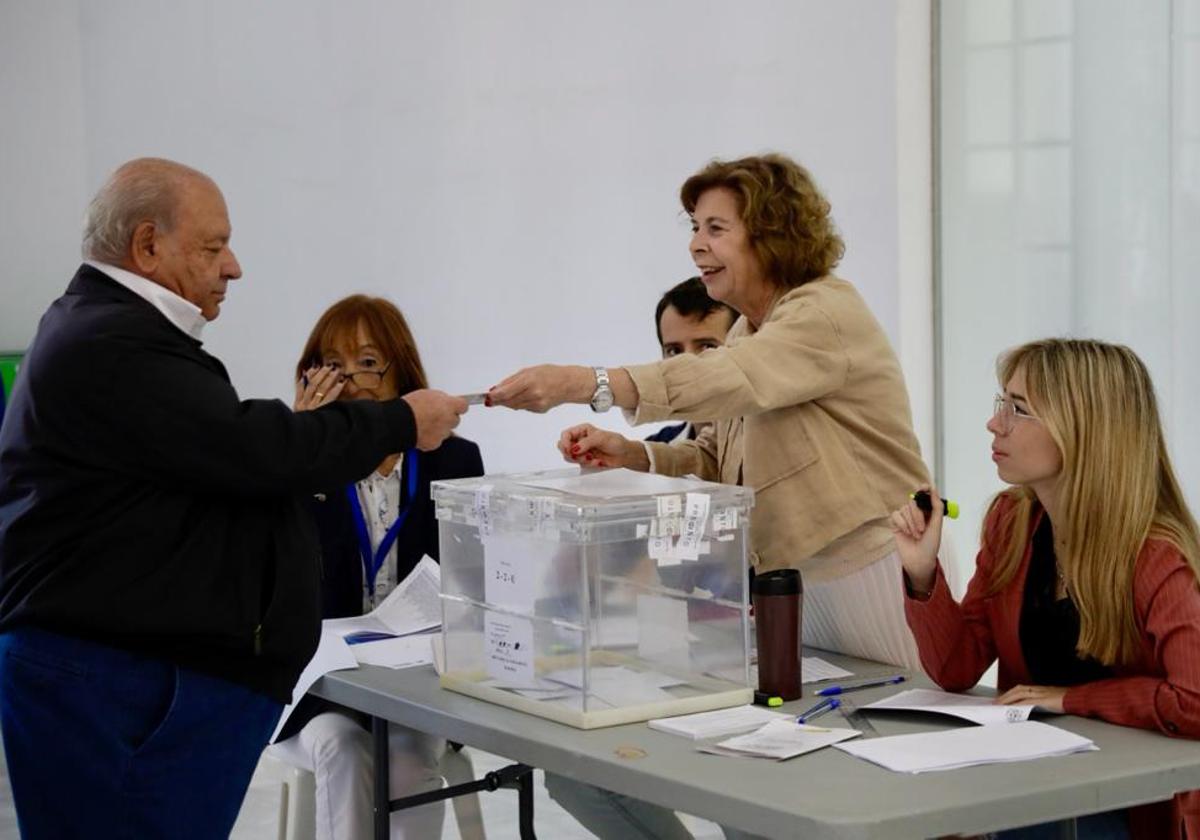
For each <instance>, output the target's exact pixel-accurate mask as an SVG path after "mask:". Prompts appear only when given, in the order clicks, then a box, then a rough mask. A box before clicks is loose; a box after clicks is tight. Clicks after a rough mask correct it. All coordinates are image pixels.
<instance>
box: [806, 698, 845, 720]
mask: <svg viewBox="0 0 1200 840" xmlns="http://www.w3.org/2000/svg"><path fill="white" fill-rule="evenodd" d="M840 705H842V701H841V700H825V701H823V702H821V703H819V704H817V705H816V706H813V707H812V708H811V709H809V710H808V711H807V712H805V713H804V714H802V715H800V717H798V718H796V723H808V722H809V721H810V720H812V719H813V718H818V717H820V716H821V715H823V714H825V713H826V712H832V711H833V710H834V709H836V708H837V707H838V706H840Z"/></svg>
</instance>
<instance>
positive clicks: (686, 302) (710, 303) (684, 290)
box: [654, 277, 737, 344]
mask: <svg viewBox="0 0 1200 840" xmlns="http://www.w3.org/2000/svg"><path fill="white" fill-rule="evenodd" d="M668 306H670V307H672V308H674V310H675V311H676V312H678V313H679V314H680V315H682V316H683V317H685V318H695V319H696V320H697V321H703V320H704V319H705V318H707V317H708V316H709V315H711V314H713V313H714V312H717V311H720V310H725V311H726V312H728V313H729V323H730V324H732V323H733V322H734V321H735V320H736V319H737V313H736V312H734V311H733V309H732V308H731V307H729V306H727V305H726V304H724V303H721V302H720V301H719V300H713V299H712V298H710V297H709V296H708V290H707V289H705V288H704V283H703V281H701V279H700V278H699V277H689V278H688V279H686V280H684V281H683V282H682V283H680V284H678V285H676V286H672V287H671V288H670V289H668V290H667V291H666V293H665V294H663V296H662V298H661V299H660V300H659V301H658V307H657V308H656V309H655V310H654V330H655V332H657V333H658V343H659V344H662V315H663V312H665V311H666V309H667V307H668Z"/></svg>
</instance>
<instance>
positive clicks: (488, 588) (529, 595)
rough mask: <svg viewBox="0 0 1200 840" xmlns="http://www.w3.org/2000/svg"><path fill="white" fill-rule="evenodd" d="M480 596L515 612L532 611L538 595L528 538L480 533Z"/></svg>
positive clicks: (490, 602)
mask: <svg viewBox="0 0 1200 840" xmlns="http://www.w3.org/2000/svg"><path fill="white" fill-rule="evenodd" d="M482 540H483V575H484V579H483V597H484V599H485V600H487V602H488V603H489V604H495V605H496V606H498V607H504V608H505V609H508V610H513V611H514V612H526V613H532V612H533V602H534V599H535V597H536V595H537V592H536V587H535V586H534V573H533V571H532V569H531V568H530V565H531V564H530V563H529V562H528V560H529V545H528V542H527V541H525V540H522V539H521V538H519V537H516V536H513V535H507V534H491V535H489V536H486V537H483V538H482Z"/></svg>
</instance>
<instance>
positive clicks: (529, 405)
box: [487, 365, 596, 414]
mask: <svg viewBox="0 0 1200 840" xmlns="http://www.w3.org/2000/svg"><path fill="white" fill-rule="evenodd" d="M595 390H596V375H595V373H594V372H593V371H592V369H591V368H587V367H583V366H581V365H535V366H534V367H527V368H522V369H521V370H519V371H517V372H516V373H514V374H513V375H512V376H510V377H508V378H507V379H505V380H504V381H503V382H501V383H500V384H499V385H496V386H494V387H492V389H491V390H490V391H488V399H487V404H488V405H502V406H504V407H505V408H514V409H524V410H525V411H536V412H537V413H538V414H541V413H543V412H546V411H549V410H550V409H552V408H554V407H556V406H560V405H562V404H563V403H586V402H588V401H589V400H590V399H591V398H592V394H593V393H594V392H595Z"/></svg>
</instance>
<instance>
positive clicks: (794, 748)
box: [700, 719, 860, 761]
mask: <svg viewBox="0 0 1200 840" xmlns="http://www.w3.org/2000/svg"><path fill="white" fill-rule="evenodd" d="M859 734H860V733H859V732H858V731H857V730H854V729H825V728H823V727H820V726H805V725H804V724H800V723H796V722H795V721H793V720H790V719H788V720H773V721H771V722H770V723H768V724H767V725H766V726H764V727H762V728H761V729H758V730H757V731H755V732H751V733H750V734H748V735H739V736H737V737H736V738H730V739H729V740H727V741H722V742H721V743H719V744H713V745H711V746H702V747H700V750H701V751H702V752H707V753H714V754H715V755H736V756H750V757H756V758H774V759H776V760H778V761H784V760H785V759H789V758H795V757H796V756H798V755H804V753H808V752H812V751H813V750H819V749H821V748H822V747H830V746H833V745H834V744H837V743H839V742H841V741H846V740H849V739H850V738H855V737H857V736H858V735H859Z"/></svg>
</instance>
